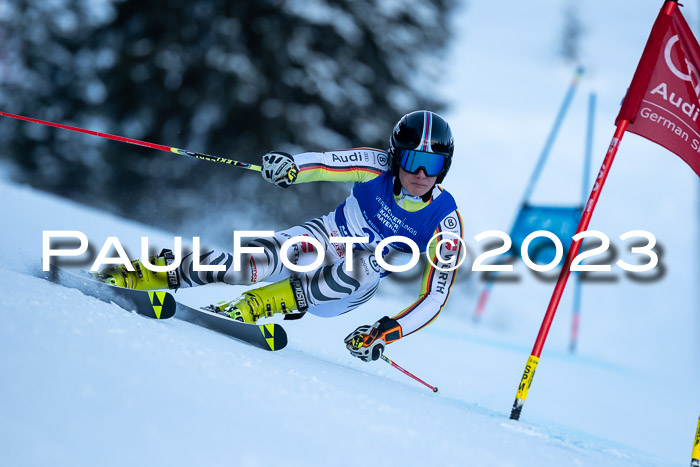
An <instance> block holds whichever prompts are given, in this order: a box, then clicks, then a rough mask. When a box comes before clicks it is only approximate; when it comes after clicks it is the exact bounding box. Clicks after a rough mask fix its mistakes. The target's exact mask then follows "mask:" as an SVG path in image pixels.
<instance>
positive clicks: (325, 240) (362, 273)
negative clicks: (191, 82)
mask: <svg viewBox="0 0 700 467" xmlns="http://www.w3.org/2000/svg"><path fill="white" fill-rule="evenodd" d="M453 152H454V142H453V138H452V131H451V130H450V127H449V125H448V124H447V122H446V121H445V120H444V119H443V118H442V117H440V116H439V115H437V114H436V113H433V112H429V111H416V112H412V113H409V114H407V115H404V116H403V117H402V118H401V119H400V120H399V122H398V123H397V124H396V125H395V126H394V130H393V132H392V134H391V137H390V140H389V150H388V152H385V151H381V150H377V149H370V148H355V149H348V150H341V151H328V152H307V153H302V154H297V155H294V156H292V155H290V154H287V153H284V152H280V151H272V152H269V153H268V154H265V155H264V156H263V161H262V177H263V178H264V179H265V180H266V181H268V182H270V183H273V184H275V185H277V186H279V187H282V188H287V187H289V186H291V185H293V184H298V183H307V182H315V181H322V180H326V181H353V182H355V184H354V186H353V188H352V191H351V193H350V196H349V197H348V198H347V199H346V200H345V201H344V202H343V203H342V204H341V205H340V206H338V207H337V208H336V209H335V211H333V212H331V213H329V214H328V215H325V216H321V217H318V218H315V219H311V220H309V221H308V222H306V223H304V224H302V225H299V226H295V227H292V228H289V229H287V230H282V231H279V232H275V234H274V235H273V236H272V237H269V238H257V239H255V240H253V241H251V242H250V243H248V245H247V246H248V247H262V248H263V249H264V251H263V252H262V253H249V254H244V255H241V257H242V261H241V265H240V266H241V267H240V268H239V271H235V270H234V269H235V268H234V267H233V255H232V254H231V253H227V252H223V251H209V252H206V253H204V254H202V255H201V257H200V261H199V264H200V265H202V266H204V265H224V266H225V271H217V272H210V271H209V272H207V271H194V270H193V257H192V254H191V253H190V254H188V255H186V256H185V257H184V258H183V259H182V261H181V263H180V265H179V267H178V268H177V269H175V273H171V274H168V273H164V272H153V271H151V270H149V269H147V268H145V267H141V263H140V261H139V260H136V261H134V262H133V263H132V264H133V266H134V268H135V271H134V272H130V271H128V270H127V269H126V267H125V266H123V265H120V266H108V267H107V268H105V269H104V270H103V271H101V272H100V274H99V277H100V279H102V280H104V281H105V282H108V283H111V284H113V285H118V286H121V287H129V288H136V289H143V290H154V289H164V288H171V289H176V288H178V287H192V286H196V285H204V284H206V283H211V282H225V283H228V284H237V285H250V284H255V283H257V282H260V281H265V282H271V283H270V284H268V285H266V286H264V287H260V288H257V289H253V290H250V291H247V292H245V293H244V294H243V296H242V297H240V298H238V299H236V300H231V301H226V302H220V303H218V304H216V305H211V306H210V307H209V308H210V309H211V310H213V311H216V312H218V313H225V314H226V315H228V316H230V317H231V318H234V319H237V320H240V321H244V322H246V323H255V322H257V320H258V319H260V318H262V317H269V316H272V315H273V314H275V313H283V314H284V315H285V319H295V318H300V317H301V316H303V314H304V313H305V312H306V311H308V312H310V313H312V314H314V315H317V316H322V317H332V316H338V315H340V314H342V313H346V312H348V311H350V310H353V309H355V308H357V307H358V306H360V305H361V304H363V303H365V302H367V301H368V300H370V298H372V296H373V294H374V292H375V291H376V289H377V286H378V285H379V280H380V278H382V277H384V276H385V275H387V272H386V271H385V270H384V269H382V268H381V267H380V266H379V264H378V263H377V260H376V258H375V247H376V246H377V244H378V243H379V242H380V241H381V240H383V239H384V238H387V237H390V236H395V235H399V236H404V237H408V238H409V239H411V240H413V241H414V242H415V243H416V244H417V245H418V246H419V248H420V250H421V252H425V251H426V250H427V251H428V255H429V257H430V258H431V259H432V262H433V264H434V265H435V266H437V267H439V268H440V269H436V268H435V267H433V266H432V265H431V264H429V263H427V264H426V267H425V270H424V272H423V278H422V283H421V288H420V293H419V296H418V299H417V300H416V301H414V302H413V303H412V304H410V305H409V306H407V307H406V308H404V309H403V310H402V311H401V312H400V313H398V314H397V315H395V316H393V317H389V316H384V317H382V318H381V319H379V320H378V321H377V322H376V323H374V324H373V325H371V326H360V327H358V328H357V329H356V330H355V331H354V332H352V333H351V334H350V335H348V336H347V337H346V338H345V343H346V346H347V348H348V350H350V352H351V354H352V355H354V356H356V357H359V358H360V359H362V360H364V361H371V360H377V359H378V358H379V357H380V356H381V355H382V353H383V351H384V347H385V346H386V345H387V344H389V343H391V342H395V341H397V340H398V339H401V338H402V337H404V336H407V335H409V334H411V333H413V332H415V331H417V330H419V329H421V328H423V327H424V326H426V325H427V324H429V323H430V322H432V321H433V320H434V319H435V318H436V317H437V315H438V314H439V312H440V311H441V310H442V308H443V307H444V306H445V303H446V302H447V298H448V296H449V292H450V287H451V286H452V284H453V282H454V278H455V273H456V268H455V264H456V263H457V261H458V258H459V256H460V246H461V243H460V242H459V240H458V239H461V237H462V222H461V217H460V216H459V213H458V212H457V205H456V203H455V200H454V198H453V197H452V195H450V194H449V193H448V192H447V191H445V190H443V189H442V188H440V187H439V186H437V183H441V182H442V181H443V179H444V178H445V175H446V174H447V172H448V171H449V169H450V165H451V163H452V155H453ZM436 234H439V235H440V236H439V237H438V238H436V239H434V240H433V241H432V242H430V244H429V241H430V239H431V238H432V237H433V236H434V235H436ZM298 235H303V236H308V237H309V238H310V241H309V242H302V243H297V244H295V245H293V246H292V247H291V248H289V249H288V250H287V258H288V259H289V261H290V262H291V263H292V264H294V265H303V264H308V263H309V262H311V261H313V260H314V259H315V258H316V257H317V256H316V255H317V253H318V252H316V251H315V249H314V248H313V246H312V245H311V244H310V242H311V239H315V240H318V241H319V242H320V244H321V245H322V246H323V248H324V250H325V251H324V252H323V253H324V257H325V260H324V262H323V263H322V265H321V266H320V267H318V268H317V269H316V270H313V271H310V272H304V273H298V272H294V271H291V270H290V269H288V268H287V267H285V266H284V264H283V263H282V261H281V260H280V253H281V247H282V244H283V243H284V242H285V241H286V240H287V239H289V238H292V237H295V236H298ZM337 237H368V240H369V241H368V242H367V243H362V244H357V243H356V244H354V245H353V251H352V257H353V263H352V266H353V267H352V269H351V270H348V268H347V267H346V262H347V257H348V252H347V251H346V249H345V245H344V244H343V243H333V242H332V240H333V239H334V238H337ZM442 240H446V241H442ZM388 250H389V251H399V252H411V250H410V248H409V246H408V245H406V244H404V243H400V242H392V243H390V244H389V247H388ZM438 250H439V251H438ZM385 253H386V251H385ZM173 258H174V257H173V255H172V253H171V252H170V251H168V250H164V251H163V252H162V253H161V255H159V256H157V257H152V258H151V264H155V265H159V266H163V265H167V264H171V263H172V261H173ZM347 266H349V265H347ZM450 268H452V269H451V270H449V269H450Z"/></svg>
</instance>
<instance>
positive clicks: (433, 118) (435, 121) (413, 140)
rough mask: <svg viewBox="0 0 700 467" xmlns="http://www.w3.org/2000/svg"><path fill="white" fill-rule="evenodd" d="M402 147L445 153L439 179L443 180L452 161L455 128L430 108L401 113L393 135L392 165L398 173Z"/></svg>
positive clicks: (390, 163)
mask: <svg viewBox="0 0 700 467" xmlns="http://www.w3.org/2000/svg"><path fill="white" fill-rule="evenodd" d="M402 149H409V150H415V151H423V152H432V153H435V154H439V155H442V156H444V158H445V162H444V165H443V168H442V171H441V172H440V174H438V176H437V181H436V182H437V183H442V181H443V180H444V178H445V175H447V172H448V171H449V170H450V165H452V154H453V153H454V149H455V145H454V139H453V138H452V130H450V125H448V124H447V122H446V121H445V119H443V118H442V117H441V116H439V115H438V114H436V113H435V112H430V111H428V110H418V111H415V112H411V113H409V114H406V115H404V116H403V117H401V120H399V122H398V123H397V124H396V125H395V126H394V131H392V133H391V138H389V167H391V171H392V173H393V174H394V175H395V176H397V177H398V174H399V162H400V152H401V150H402Z"/></svg>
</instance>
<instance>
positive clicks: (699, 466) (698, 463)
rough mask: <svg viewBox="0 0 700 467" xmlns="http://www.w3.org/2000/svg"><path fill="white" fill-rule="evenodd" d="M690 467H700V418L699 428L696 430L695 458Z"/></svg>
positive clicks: (699, 420) (699, 421) (699, 419)
mask: <svg viewBox="0 0 700 467" xmlns="http://www.w3.org/2000/svg"><path fill="white" fill-rule="evenodd" d="M690 467H700V417H698V428H697V429H696V430H695V443H694V444H693V458H692V460H691V461H690Z"/></svg>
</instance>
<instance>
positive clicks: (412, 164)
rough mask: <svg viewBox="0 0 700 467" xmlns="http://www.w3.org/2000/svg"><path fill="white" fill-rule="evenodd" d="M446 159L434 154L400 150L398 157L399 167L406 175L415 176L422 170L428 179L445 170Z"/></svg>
mask: <svg viewBox="0 0 700 467" xmlns="http://www.w3.org/2000/svg"><path fill="white" fill-rule="evenodd" d="M445 162H446V158H445V156H443V155H442V154H436V153H434V152H423V151H412V150H410V149H402V150H401V153H400V155H399V165H400V166H401V168H402V169H404V170H405V171H406V172H408V173H412V174H416V173H418V171H419V170H420V169H423V171H424V172H425V175H426V176H428V177H436V176H438V175H440V174H441V173H442V172H443V170H444V169H445Z"/></svg>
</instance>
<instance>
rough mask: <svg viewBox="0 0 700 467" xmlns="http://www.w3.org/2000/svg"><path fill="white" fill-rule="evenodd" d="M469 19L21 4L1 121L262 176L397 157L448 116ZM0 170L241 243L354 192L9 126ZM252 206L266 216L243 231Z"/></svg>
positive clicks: (353, 11)
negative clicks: (172, 151) (303, 158)
mask: <svg viewBox="0 0 700 467" xmlns="http://www.w3.org/2000/svg"><path fill="white" fill-rule="evenodd" d="M453 6H454V0H429V1H404V2H385V1H381V0H354V1H351V0H325V1H323V0H303V1H302V0H287V1H283V0H257V1H251V2H243V1H226V0H199V1H196V2H191V1H185V0H169V1H167V2H139V1H135V0H124V1H116V0H101V1H96V0H55V1H52V2H44V1H42V0H20V1H17V2H14V3H13V2H10V6H5V8H4V10H3V9H0V34H1V35H2V36H0V40H1V41H2V45H0V47H1V48H0V66H1V68H2V72H0V108H2V109H4V110H6V111H8V112H13V113H20V114H24V115H29V116H33V117H36V118H42V119H46V120H52V121H59V122H63V123H68V124H74V125H76V126H81V127H85V128H89V129H94V130H98V131H104V132H108V133H113V134H118V135H123V136H127V137H130V138H137V139H143V140H146V141H151V142H154V143H160V144H165V145H168V146H174V147H179V148H185V149H191V150H194V151H199V152H205V153H207V154H212V155H221V156H223V157H228V158H232V159H236V160H241V161H246V162H251V163H254V164H259V163H260V158H261V156H262V155H263V154H264V153H265V152H267V151H268V150H271V149H279V150H286V151H289V152H299V151H307V150H322V149H333V148H345V147H352V146H361V145H367V146H374V147H378V148H386V147H387V141H388V136H389V133H390V131H391V128H392V125H393V123H394V122H395V121H396V120H398V118H399V117H400V116H401V115H403V114H404V113H406V112H409V111H411V110H416V109H420V108H429V109H432V110H437V111H440V110H441V108H442V107H443V106H442V103H441V102H439V101H436V100H435V99H434V97H433V96H434V90H435V89H436V86H437V85H439V75H440V73H439V70H445V69H446V67H447V65H446V64H445V63H444V59H443V53H444V48H445V45H446V44H447V42H448V39H449V38H450V30H449V27H448V24H449V22H448V16H449V14H450V11H451V9H452V8H453ZM0 154H2V155H4V156H5V157H9V158H11V159H12V160H13V161H14V162H15V163H16V165H17V167H18V168H19V172H18V178H20V179H21V180H23V181H27V182H29V183H31V184H33V185H35V186H38V187H40V188H45V189H48V190H51V191H54V192H57V193H60V194H62V195H65V196H68V197H71V198H75V199H78V200H82V201H86V200H87V201H88V202H91V203H96V204H99V205H100V206H102V207H105V205H106V204H109V206H110V209H113V210H114V211H116V212H119V213H122V214H127V215H130V216H132V217H135V218H137V219H139V220H146V221H150V222H153V223H156V224H158V225H161V226H163V227H166V228H170V229H174V230H177V231H178V232H179V233H183V234H184V233H185V231H186V230H187V229H186V227H184V226H183V224H185V225H188V226H190V227H192V225H193V224H192V221H193V219H200V220H202V221H206V223H207V224H208V225H213V224H218V227H217V228H218V229H219V231H220V232H221V235H222V237H220V238H222V239H224V240H225V241H227V242H228V241H230V240H229V237H230V231H231V229H232V228H250V227H254V226H256V227H262V226H263V225H262V224H260V220H261V219H266V221H265V222H266V223H265V225H264V227H265V228H273V229H274V228H281V227H285V226H286V225H287V224H291V223H294V222H298V221H299V220H302V219H304V218H307V217H308V216H310V215H318V214H320V213H323V212H327V211H330V210H331V209H332V208H333V207H334V206H335V205H336V204H337V202H339V201H340V200H341V199H342V198H343V196H344V194H345V192H346V191H347V190H346V189H341V188H342V187H335V188H332V187H331V186H320V185H323V184H311V185H308V186H303V185H302V186H298V187H293V188H291V189H288V190H285V191H284V192H283V191H282V190H277V189H274V188H271V187H268V186H266V185H263V183H264V182H262V181H261V180H260V178H259V176H258V175H257V174H255V173H247V172H246V171H243V170H239V169H233V168H229V167H226V166H221V165H217V164H212V163H209V162H203V161H197V160H190V159H188V158H184V157H182V156H174V155H172V156H171V155H168V154H165V153H162V152H158V151H154V150H150V149H146V148H139V147H135V146H131V145H125V144H121V143H116V142H109V141H106V140H102V139H100V138H95V137H91V136H86V135H81V134H77V133H72V132H67V131H61V130H54V129H50V128H41V127H39V126H38V125H32V124H27V123H20V122H14V121H7V120H4V121H2V122H0ZM321 193H324V196H321ZM333 193H335V195H334V194H333ZM295 199H296V201H302V200H303V203H300V202H294V200H295ZM281 200H284V201H285V203H284V205H282V203H281ZM261 202H268V203H269V204H267V205H264V206H263V205H261V204H260V203H261ZM246 205H255V206H257V207H258V208H260V209H261V211H262V212H261V214H260V217H258V218H255V217H253V218H247V219H248V222H249V224H240V222H243V221H242V218H243V216H242V215H243V214H246V215H247V214H248V212H247V211H248V208H247V207H245V206H246ZM281 206H284V207H285V210H281ZM290 206H294V209H291V210H290ZM297 206H299V207H297ZM222 210H223V212H224V213H225V214H224V215H223V216H222ZM299 211H303V212H302V213H299ZM272 213H275V214H277V215H278V216H277V217H275V218H272V219H270V217H271V216H270V214H272ZM183 228H184V230H183ZM193 233H201V232H193Z"/></svg>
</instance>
